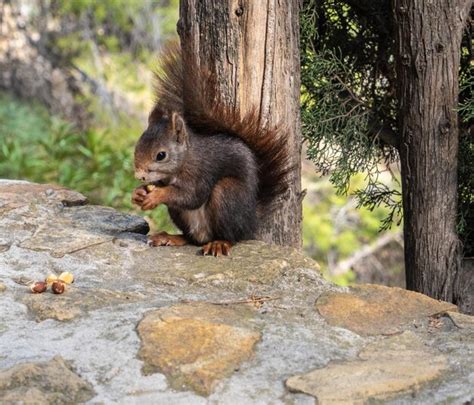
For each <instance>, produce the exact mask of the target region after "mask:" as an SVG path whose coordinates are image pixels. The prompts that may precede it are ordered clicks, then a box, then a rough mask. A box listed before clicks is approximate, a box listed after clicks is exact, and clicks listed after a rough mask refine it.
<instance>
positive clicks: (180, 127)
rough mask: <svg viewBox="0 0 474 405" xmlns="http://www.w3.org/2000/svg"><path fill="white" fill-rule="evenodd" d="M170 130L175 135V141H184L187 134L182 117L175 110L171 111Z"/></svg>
mask: <svg viewBox="0 0 474 405" xmlns="http://www.w3.org/2000/svg"><path fill="white" fill-rule="evenodd" d="M171 130H172V131H173V134H174V135H175V136H176V142H178V143H185V142H186V140H187V138H188V134H187V132H186V125H185V123H184V119H183V117H181V115H180V114H179V113H177V112H175V111H173V112H172V113H171Z"/></svg>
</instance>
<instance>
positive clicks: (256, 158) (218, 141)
mask: <svg viewBox="0 0 474 405" xmlns="http://www.w3.org/2000/svg"><path fill="white" fill-rule="evenodd" d="M162 60H163V69H162V70H161V71H160V73H158V74H157V75H156V79H157V83H158V85H157V90H156V93H157V94H156V99H157V102H156V103H155V106H154V108H153V110H152V112H151V113H150V116H149V121H148V128H147V129H146V131H145V132H144V133H143V135H142V136H141V137H140V139H139V140H138V142H137V144H136V147H135V177H136V178H137V179H138V180H140V181H141V182H142V183H143V185H142V186H140V187H138V188H136V189H135V190H134V192H133V195H132V202H133V203H135V204H137V205H139V206H140V207H141V208H142V209H143V210H151V209H153V208H155V207H157V206H158V205H160V204H165V205H166V206H167V207H168V211H169V214H170V216H171V219H172V220H173V222H174V223H175V224H176V226H177V227H178V228H179V229H180V230H181V231H182V235H169V234H168V233H166V232H160V233H158V234H155V235H152V236H150V237H149V244H150V245H152V246H181V245H185V244H187V243H192V244H195V245H201V246H202V252H203V254H204V255H214V256H220V255H229V254H230V251H231V247H232V246H233V245H234V244H235V243H236V242H238V241H241V240H248V239H252V238H254V235H255V231H256V228H257V225H258V220H259V218H261V216H262V215H265V214H266V213H267V212H269V210H271V208H272V206H273V205H274V202H275V199H276V198H277V197H278V196H279V195H281V194H282V193H283V192H284V191H285V190H286V188H287V187H286V176H287V174H288V172H289V168H288V165H287V161H288V157H287V152H286V150H287V149H286V140H285V138H284V137H283V136H282V135H281V131H280V130H279V129H278V128H262V127H261V126H260V122H259V119H258V115H257V113H256V112H255V111H252V112H250V113H249V114H247V115H246V116H244V117H241V114H240V111H239V110H238V109H236V108H232V107H229V106H226V105H225V103H223V102H222V100H220V98H219V96H218V95H216V94H214V93H213V91H214V89H215V88H216V86H215V85H214V84H215V83H214V82H213V78H212V76H211V75H209V74H207V73H205V72H204V70H203V69H200V68H199V67H197V66H192V64H190V63H183V62H182V59H181V54H180V52H179V50H178V48H177V47H173V48H170V49H168V50H167V51H166V52H165V53H164V54H163V57H162Z"/></svg>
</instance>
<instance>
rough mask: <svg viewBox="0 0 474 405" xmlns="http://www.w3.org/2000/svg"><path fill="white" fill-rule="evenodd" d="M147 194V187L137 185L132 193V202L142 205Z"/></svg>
mask: <svg viewBox="0 0 474 405" xmlns="http://www.w3.org/2000/svg"><path fill="white" fill-rule="evenodd" d="M146 195H147V191H146V189H145V187H143V186H142V187H137V188H136V189H135V190H133V193H132V203H133V204H136V205H138V206H140V207H141V206H142V204H143V201H144V200H145V197H146Z"/></svg>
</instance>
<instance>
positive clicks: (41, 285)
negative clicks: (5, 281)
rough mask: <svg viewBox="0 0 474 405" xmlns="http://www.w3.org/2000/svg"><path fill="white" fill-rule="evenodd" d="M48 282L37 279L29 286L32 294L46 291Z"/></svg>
mask: <svg viewBox="0 0 474 405" xmlns="http://www.w3.org/2000/svg"><path fill="white" fill-rule="evenodd" d="M47 288H48V284H47V283H46V282H44V281H37V282H35V283H34V284H32V285H31V286H30V290H31V292H32V293H33V294H41V293H44V292H45V291H46V289H47Z"/></svg>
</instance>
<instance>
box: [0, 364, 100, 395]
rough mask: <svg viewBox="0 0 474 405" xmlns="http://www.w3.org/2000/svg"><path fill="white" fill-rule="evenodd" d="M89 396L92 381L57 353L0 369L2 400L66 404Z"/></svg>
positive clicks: (91, 389)
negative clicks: (53, 355) (43, 358)
mask: <svg viewBox="0 0 474 405" xmlns="http://www.w3.org/2000/svg"><path fill="white" fill-rule="evenodd" d="M93 396H94V390H93V388H92V385H91V384H90V383H88V382H87V381H85V380H84V379H82V378H81V377H80V376H78V375H77V374H76V373H75V372H74V371H73V369H72V368H71V366H70V365H69V364H68V363H66V362H65V361H64V360H63V359H62V358H61V357H60V356H56V357H54V358H53V359H52V360H51V361H46V362H37V363H22V364H18V365H16V366H14V367H12V368H10V369H8V370H4V371H0V402H1V403H4V404H7V403H11V404H20V403H21V404H70V403H78V402H85V401H87V400H89V399H91V398H92V397H93Z"/></svg>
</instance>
